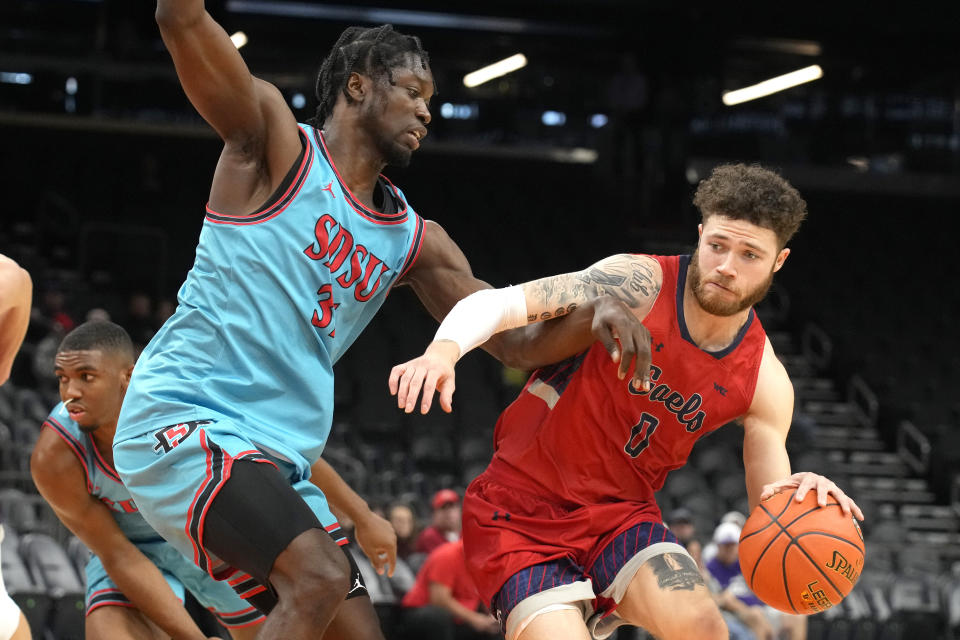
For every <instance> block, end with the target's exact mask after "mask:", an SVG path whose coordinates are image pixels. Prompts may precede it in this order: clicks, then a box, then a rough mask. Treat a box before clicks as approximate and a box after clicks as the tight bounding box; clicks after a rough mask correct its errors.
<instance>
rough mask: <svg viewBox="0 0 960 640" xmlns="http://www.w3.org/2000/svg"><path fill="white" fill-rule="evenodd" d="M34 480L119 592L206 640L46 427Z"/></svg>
mask: <svg viewBox="0 0 960 640" xmlns="http://www.w3.org/2000/svg"><path fill="white" fill-rule="evenodd" d="M30 473H31V474H32V475H33V481H34V483H35V484H36V485H37V489H38V490H39V491H40V495H42V496H43V498H44V500H46V501H47V502H48V503H49V504H50V506H51V507H52V508H53V511H54V513H56V514H57V517H58V518H60V521H61V522H63V524H64V525H66V527H67V528H68V529H70V531H72V532H73V533H74V534H76V536H77V537H78V538H80V539H81V540H82V541H83V543H84V544H85V545H87V547H88V548H89V549H90V551H92V552H93V553H94V554H96V556H97V557H98V558H100V561H101V562H103V567H104V569H106V571H107V575H109V576H110V579H111V580H113V581H114V582H115V583H116V585H117V587H118V588H119V589H120V591H122V592H123V595H125V596H126V597H127V598H128V599H129V600H130V602H131V604H133V606H134V607H136V608H137V609H138V610H139V611H140V612H141V613H143V615H145V616H146V617H147V618H149V619H150V620H152V621H153V622H154V624H156V625H157V626H158V627H160V628H161V629H163V631H164V632H166V633H168V634H170V636H171V637H172V638H175V639H177V640H179V639H181V638H185V639H188V640H206V636H205V635H204V634H203V633H202V632H201V631H200V629H199V627H197V625H196V623H194V621H193V619H192V618H191V617H190V615H189V614H188V613H187V610H186V609H184V608H183V603H181V602H180V600H179V599H178V598H177V596H176V595H175V594H174V593H173V591H172V590H171V589H170V585H168V584H167V581H166V580H164V578H163V575H161V573H160V570H159V569H157V567H156V566H155V565H154V564H153V563H152V562H151V561H150V560H149V559H148V558H147V557H146V556H145V555H143V553H141V552H140V550H139V549H137V547H136V546H134V544H133V543H132V542H130V540H128V539H127V537H126V536H125V535H124V534H123V532H122V531H121V530H120V527H119V526H117V522H116V520H114V519H113V515H112V514H111V513H110V509H108V508H107V506H106V505H104V504H102V503H101V502H100V501H99V500H97V499H96V498H95V497H93V496H92V495H90V494H89V493H87V490H86V478H85V476H84V471H83V469H82V467H81V466H80V462H79V460H78V459H77V458H76V456H75V455H74V453H73V452H72V451H70V450H69V448H68V446H67V445H66V443H64V442H63V440H61V439H60V436H58V435H57V434H56V433H55V432H54V431H52V430H51V429H49V428H44V429H42V430H41V431H40V437H39V438H38V439H37V444H36V445H35V446H34V449H33V455H32V456H31V457H30Z"/></svg>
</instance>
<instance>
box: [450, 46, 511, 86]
mask: <svg viewBox="0 0 960 640" xmlns="http://www.w3.org/2000/svg"><path fill="white" fill-rule="evenodd" d="M525 66H527V56H525V55H523V54H522V53H517V54H515V55H512V56H510V57H509V58H504V59H503V60H500V61H499V62H494V63H493V64H490V65H487V66H485V67H483V68H481V69H477V70H476V71H471V72H470V73H468V74H467V75H465V76H463V84H464V86H466V87H470V88H473V87H476V86H479V85H481V84H483V83H484V82H489V81H490V80H493V79H494V78H499V77H500V76H502V75H506V74H508V73H510V72H512V71H516V70H517V69H522V68H523V67H525Z"/></svg>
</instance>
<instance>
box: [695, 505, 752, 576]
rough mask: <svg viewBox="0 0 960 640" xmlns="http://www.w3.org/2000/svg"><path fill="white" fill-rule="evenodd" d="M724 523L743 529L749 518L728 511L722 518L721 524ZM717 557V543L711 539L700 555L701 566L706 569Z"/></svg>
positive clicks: (736, 512)
mask: <svg viewBox="0 0 960 640" xmlns="http://www.w3.org/2000/svg"><path fill="white" fill-rule="evenodd" d="M724 522H732V523H733V524H735V525H737V526H738V527H740V528H741V529H743V526H744V525H745V524H746V523H747V516H745V515H743V514H742V513H740V512H739V511H727V512H726V513H725V514H723V516H721V518H720V523H719V524H723V523H724ZM716 555H717V543H716V542H714V541H713V539H711V540H710V541H709V542H707V546H705V547H704V548H703V551H702V552H701V554H700V566H701V567H705V566H706V565H707V563H708V562H710V561H711V560H713V559H714V558H715V557H716Z"/></svg>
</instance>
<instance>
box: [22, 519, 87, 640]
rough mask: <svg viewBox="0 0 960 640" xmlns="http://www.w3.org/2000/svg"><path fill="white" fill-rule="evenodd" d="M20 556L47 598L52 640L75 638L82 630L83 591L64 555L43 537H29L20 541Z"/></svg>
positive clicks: (33, 535) (54, 542) (38, 534)
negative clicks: (49, 609) (44, 591)
mask: <svg viewBox="0 0 960 640" xmlns="http://www.w3.org/2000/svg"><path fill="white" fill-rule="evenodd" d="M20 553H21V555H22V556H23V559H24V562H25V563H26V564H27V566H28V567H29V568H30V572H31V573H32V574H33V576H34V577H35V578H36V579H37V582H38V583H40V584H42V585H43V586H44V587H45V589H46V592H47V595H48V596H49V597H50V605H51V611H50V614H49V622H48V628H49V629H50V631H51V632H52V633H53V635H54V637H55V638H64V639H66V638H68V637H77V636H75V635H74V634H75V633H76V631H77V630H78V629H80V628H82V627H83V618H84V589H83V584H82V583H81V581H80V578H79V577H78V576H77V573H76V570H75V569H74V568H73V565H72V564H71V563H70V559H69V558H68V557H67V552H66V551H64V549H63V547H61V546H60V544H58V543H57V541H56V540H54V539H53V538H51V537H50V536H48V535H46V534H43V533H28V534H26V535H24V536H23V538H22V539H21V540H20Z"/></svg>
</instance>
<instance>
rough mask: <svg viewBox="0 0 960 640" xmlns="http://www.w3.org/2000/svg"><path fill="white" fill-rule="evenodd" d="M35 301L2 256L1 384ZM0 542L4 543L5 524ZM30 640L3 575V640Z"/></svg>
mask: <svg viewBox="0 0 960 640" xmlns="http://www.w3.org/2000/svg"><path fill="white" fill-rule="evenodd" d="M32 299H33V283H32V282H31V280H30V274H29V273H27V272H26V270H25V269H22V268H20V265H18V264H17V263H16V262H14V261H13V260H11V259H10V258H8V257H6V256H4V255H0V385H2V384H3V383H5V382H6V381H7V379H9V378H10V368H11V367H12V366H13V360H14V358H16V357H17V351H19V350H20V345H21V344H23V338H24V336H25V335H26V334H27V325H28V324H29V323H30V303H31V301H32ZM0 540H3V524H2V523H0ZM29 639H30V624H29V623H28V622H27V619H26V618H25V617H24V615H23V612H22V611H20V607H18V606H17V603H16V602H14V601H13V599H12V598H10V596H9V595H8V594H7V590H6V588H5V587H4V585H3V574H2V573H0V640H29Z"/></svg>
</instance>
